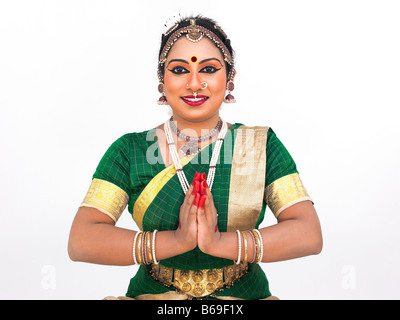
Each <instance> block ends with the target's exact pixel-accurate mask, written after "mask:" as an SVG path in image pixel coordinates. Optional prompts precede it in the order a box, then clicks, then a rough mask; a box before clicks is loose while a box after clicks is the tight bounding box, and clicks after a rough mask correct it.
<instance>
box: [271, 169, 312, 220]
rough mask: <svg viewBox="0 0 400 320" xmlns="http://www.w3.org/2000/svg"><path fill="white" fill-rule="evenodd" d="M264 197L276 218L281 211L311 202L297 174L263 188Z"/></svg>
mask: <svg viewBox="0 0 400 320" xmlns="http://www.w3.org/2000/svg"><path fill="white" fill-rule="evenodd" d="M264 197H265V201H266V203H267V204H268V206H269V208H270V209H271V211H272V212H273V214H274V215H275V217H277V218H278V216H279V215H280V213H281V212H282V211H283V210H285V209H286V208H289V207H290V206H292V205H294V204H296V203H299V202H301V201H306V200H310V201H312V200H311V198H310V196H309V195H308V193H307V190H306V189H305V187H304V185H303V183H302V182H301V180H300V177H299V175H298V174H297V173H293V174H289V175H287V176H284V177H282V178H280V179H277V180H275V181H274V182H273V183H271V184H270V185H269V186H268V187H267V188H265V193H264Z"/></svg>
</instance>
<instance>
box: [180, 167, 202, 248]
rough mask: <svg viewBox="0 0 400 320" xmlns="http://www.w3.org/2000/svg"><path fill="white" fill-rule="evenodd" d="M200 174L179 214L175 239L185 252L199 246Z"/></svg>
mask: <svg viewBox="0 0 400 320" xmlns="http://www.w3.org/2000/svg"><path fill="white" fill-rule="evenodd" d="M199 179H200V174H198V173H196V175H195V178H194V180H193V183H192V184H191V185H190V187H189V190H188V191H187V192H186V195H185V199H184V200H183V203H182V205H181V208H180V212H179V224H178V229H176V230H175V238H176V240H177V242H178V244H180V245H182V246H184V247H185V252H186V251H190V250H193V249H194V248H196V246H197V205H198V202H199V200H200V195H199V190H200V181H199Z"/></svg>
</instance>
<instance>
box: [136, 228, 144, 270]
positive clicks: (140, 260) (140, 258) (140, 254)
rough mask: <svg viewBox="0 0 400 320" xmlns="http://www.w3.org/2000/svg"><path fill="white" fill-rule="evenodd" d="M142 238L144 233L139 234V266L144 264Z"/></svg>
mask: <svg viewBox="0 0 400 320" xmlns="http://www.w3.org/2000/svg"><path fill="white" fill-rule="evenodd" d="M142 238H143V232H142V231H140V232H139V237H138V240H137V241H138V247H137V257H138V261H139V264H142Z"/></svg>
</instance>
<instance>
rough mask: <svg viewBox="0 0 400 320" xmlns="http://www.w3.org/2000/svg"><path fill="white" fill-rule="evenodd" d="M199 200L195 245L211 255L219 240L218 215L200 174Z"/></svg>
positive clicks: (203, 175) (203, 178) (203, 176)
mask: <svg viewBox="0 0 400 320" xmlns="http://www.w3.org/2000/svg"><path fill="white" fill-rule="evenodd" d="M200 194H201V198H200V201H199V205H198V208H197V245H198V247H199V248H200V250H201V251H202V252H204V253H208V254H211V253H212V252H213V251H214V249H215V247H216V246H217V244H218V241H219V240H220V238H221V234H220V232H219V231H218V214H217V210H216V208H215V206H214V200H213V197H212V194H211V191H210V188H209V187H208V186H207V183H206V181H205V174H202V181H201V185H200Z"/></svg>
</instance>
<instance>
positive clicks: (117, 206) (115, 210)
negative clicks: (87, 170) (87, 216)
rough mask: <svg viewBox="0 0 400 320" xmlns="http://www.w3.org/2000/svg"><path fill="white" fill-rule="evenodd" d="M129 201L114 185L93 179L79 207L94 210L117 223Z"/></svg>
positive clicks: (124, 193)
mask: <svg viewBox="0 0 400 320" xmlns="http://www.w3.org/2000/svg"><path fill="white" fill-rule="evenodd" d="M128 201H129V196H128V194H127V193H126V192H125V191H124V190H122V189H121V188H120V187H118V186H116V185H115V184H113V183H111V182H108V181H105V180H101V179H93V180H92V183H91V184H90V187H89V190H88V192H87V193H86V196H85V198H84V200H83V202H82V204H81V205H80V207H91V208H96V209H98V210H99V211H101V212H103V213H105V214H106V215H107V216H109V217H110V218H111V219H113V221H114V222H117V221H118V219H119V217H120V216H121V214H122V212H123V211H124V210H125V208H126V206H127V204H128Z"/></svg>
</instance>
